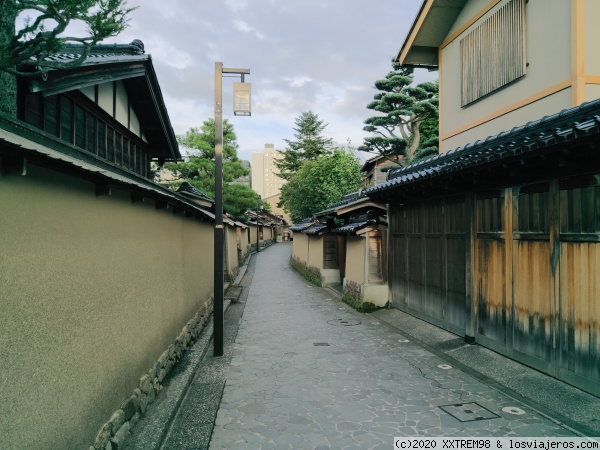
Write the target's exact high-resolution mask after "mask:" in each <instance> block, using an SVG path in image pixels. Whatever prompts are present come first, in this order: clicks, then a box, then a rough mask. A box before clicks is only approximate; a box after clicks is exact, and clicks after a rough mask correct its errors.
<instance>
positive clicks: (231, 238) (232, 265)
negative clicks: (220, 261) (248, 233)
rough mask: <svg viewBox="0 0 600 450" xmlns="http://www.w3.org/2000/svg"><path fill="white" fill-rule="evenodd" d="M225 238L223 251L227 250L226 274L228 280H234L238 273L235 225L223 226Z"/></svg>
mask: <svg viewBox="0 0 600 450" xmlns="http://www.w3.org/2000/svg"><path fill="white" fill-rule="evenodd" d="M225 239H226V240H227V243H226V246H225V251H226V252H227V258H226V259H225V261H226V264H227V276H228V277H229V280H230V281H233V280H235V277H236V276H237V273H238V267H239V262H238V251H237V233H236V231H235V227H231V226H225Z"/></svg>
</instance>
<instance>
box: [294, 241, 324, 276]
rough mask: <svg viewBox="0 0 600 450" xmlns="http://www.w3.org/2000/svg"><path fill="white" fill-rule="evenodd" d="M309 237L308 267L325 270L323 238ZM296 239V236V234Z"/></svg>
mask: <svg viewBox="0 0 600 450" xmlns="http://www.w3.org/2000/svg"><path fill="white" fill-rule="evenodd" d="M307 237H308V265H309V266H312V267H316V268H317V269H322V268H323V243H324V239H323V237H322V236H307ZM294 239H296V235H295V234H294Z"/></svg>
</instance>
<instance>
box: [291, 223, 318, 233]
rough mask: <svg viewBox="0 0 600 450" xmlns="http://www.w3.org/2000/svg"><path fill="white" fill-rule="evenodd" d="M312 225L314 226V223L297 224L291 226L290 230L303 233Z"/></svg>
mask: <svg viewBox="0 0 600 450" xmlns="http://www.w3.org/2000/svg"><path fill="white" fill-rule="evenodd" d="M312 225H313V223H312V222H302V223H296V224H294V225H292V226H290V230H292V231H302V230H306V229H307V228H309V227H311V226H312Z"/></svg>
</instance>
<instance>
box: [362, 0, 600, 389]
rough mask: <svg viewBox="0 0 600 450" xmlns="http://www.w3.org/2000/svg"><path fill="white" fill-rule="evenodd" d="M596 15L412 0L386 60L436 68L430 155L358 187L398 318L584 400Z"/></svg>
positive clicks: (594, 203) (597, 227)
mask: <svg viewBox="0 0 600 450" xmlns="http://www.w3.org/2000/svg"><path fill="white" fill-rule="evenodd" d="M598 17H600V9H599V5H598V4H597V3H596V2H592V1H587V0H582V1H571V2H563V1H556V0H549V1H548V2H543V3H540V2H526V1H524V0H497V1H492V2H479V1H475V0H456V1H453V2H446V1H439V0H426V1H424V2H423V6H422V8H421V11H420V12H419V15H418V17H417V19H416V20H415V23H414V25H413V27H412V29H411V30H410V32H409V35H408V37H407V39H406V41H405V42H404V45H403V46H402V49H401V50H400V53H399V56H398V59H399V62H400V63H401V64H403V65H405V66H413V67H429V68H439V70H440V100H441V101H440V104H441V108H440V149H441V150H442V153H441V154H440V155H438V156H435V157H433V158H430V159H428V160H425V161H423V162H420V163H417V164H414V165H411V166H408V167H406V168H403V169H398V170H394V171H391V172H390V173H389V174H388V180H387V181H386V182H385V183H383V184H381V185H379V186H375V187H372V188H369V189H367V190H366V193H367V195H369V196H370V197H371V198H373V199H374V200H376V201H379V202H382V203H386V204H388V219H389V239H390V242H389V252H390V253H389V264H388V273H389V283H390V301H391V302H392V305H393V306H394V307H396V308H399V309H402V310H404V311H407V312H409V313H411V314H414V315H416V316H418V317H421V318H423V319H425V320H428V321H430V322H432V323H434V324H436V325H439V326H441V327H443V328H446V329H448V330H450V331H452V332H454V333H456V334H458V335H461V336H465V338H466V339H467V340H470V341H475V342H477V343H479V344H481V345H484V346H487V347H489V348H491V349H493V350H495V351H497V352H499V353H502V354H504V355H507V356H509V357H511V358H514V359H516V360H518V361H521V362H523V363H525V364H528V365H530V366H532V367H535V368H537V369H539V370H541V371H543V372H545V373H547V374H549V375H552V376H554V377H557V378H559V379H561V380H564V381H566V382H569V383H572V384H574V385H576V386H578V387H580V388H581V389H584V390H586V391H588V392H591V393H594V394H596V395H599V394H600V284H599V283H598V282H597V280H598V279H600V158H598V146H599V144H600V119H599V117H600V100H593V99H595V98H597V97H598V96H599V94H600V88H599V86H600V84H599V83H598V80H599V79H600V78H598V76H597V75H596V74H600V65H599V64H598V61H597V58H592V56H593V55H594V52H596V51H597V50H598V46H599V45H600V44H599V42H600V40H599V39H598V37H599V36H598V33H599V32H600V31H599V29H598V27H595V26H594V21H595V19H597V18H598ZM551 25H552V26H551ZM550 26H551V28H552V30H553V32H552V33H550V34H548V33H547V30H548V29H549V27H550ZM550 48H551V49H552V51H548V49H550ZM474 55H475V56H474ZM477 55H479V56H477ZM586 100H590V101H589V102H587V103H585V101H586ZM544 114H546V116H544Z"/></svg>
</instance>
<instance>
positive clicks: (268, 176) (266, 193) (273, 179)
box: [252, 144, 285, 198]
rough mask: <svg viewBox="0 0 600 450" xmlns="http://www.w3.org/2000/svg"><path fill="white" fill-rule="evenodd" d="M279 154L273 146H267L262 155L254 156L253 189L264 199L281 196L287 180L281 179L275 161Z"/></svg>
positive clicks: (254, 154)
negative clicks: (280, 192)
mask: <svg viewBox="0 0 600 450" xmlns="http://www.w3.org/2000/svg"><path fill="white" fill-rule="evenodd" d="M277 158H279V153H277V151H276V150H275V146H274V145H273V144H265V150H264V151H263V152H262V153H253V154H252V189H254V191H255V192H256V193H258V195H260V196H261V197H262V198H267V197H271V196H273V195H277V194H279V191H280V190H281V186H283V185H284V183H285V180H283V179H282V178H279V177H278V176H277V173H278V172H279V169H277V167H276V166H275V160H276V159H277Z"/></svg>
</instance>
